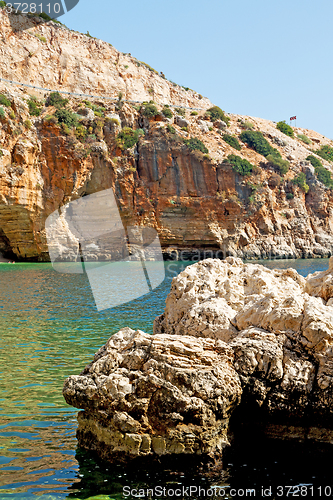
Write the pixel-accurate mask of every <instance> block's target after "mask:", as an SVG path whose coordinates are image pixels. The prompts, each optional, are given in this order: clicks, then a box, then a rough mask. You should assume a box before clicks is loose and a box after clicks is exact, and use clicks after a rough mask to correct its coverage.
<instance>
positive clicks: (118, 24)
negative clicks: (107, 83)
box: [60, 0, 333, 139]
mask: <svg viewBox="0 0 333 500" xmlns="http://www.w3.org/2000/svg"><path fill="white" fill-rule="evenodd" d="M332 18H333V2H332V0H317V1H316V2H315V1H313V0H312V1H309V0H302V1H300V0H288V1H287V0H275V1H274V0H252V1H248V0H228V1H226V0H206V2H203V1H199V0H191V1H189V0H140V1H137V0H121V1H119V0H114V1H113V0H94V1H93V2H92V1H91V0H80V2H79V4H78V6H77V7H75V9H73V10H72V11H71V12H69V13H68V14H66V15H65V16H62V17H61V18H60V21H62V22H64V23H65V24H66V25H67V26H68V27H69V28H72V29H74V30H77V31H80V32H82V33H86V32H87V31H89V32H90V34H91V35H92V36H95V37H97V38H101V39H102V40H105V41H107V42H110V43H112V45H114V47H115V48H116V49H118V50H120V51H122V52H130V53H131V54H132V55H133V56H135V57H137V58H138V59H139V60H142V61H145V62H147V63H148V64H150V65H151V66H152V67H153V68H155V69H156V70H158V71H163V72H164V73H165V75H166V77H167V78H168V79H170V80H172V81H174V82H176V83H179V84H180V85H184V86H187V87H190V88H192V89H194V90H196V91H197V92H199V93H201V94H202V95H205V96H207V97H209V98H210V99H211V101H212V102H214V103H215V104H217V105H218V106H220V107H221V108H222V109H224V110H225V111H228V112H232V113H239V114H244V115H251V116H256V117H261V118H267V119H271V120H275V121H279V120H287V121H288V120H289V117H290V116H293V115H297V126H299V127H305V128H310V129H313V130H316V131H317V132H320V133H322V134H324V135H326V136H327V137H329V138H332V139H333V120H332V117H333V100H332V91H333V85H332V83H333V82H332V80H333V70H332V46H333V44H332V38H333V29H332Z"/></svg>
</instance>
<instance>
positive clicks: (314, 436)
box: [64, 257, 333, 461]
mask: <svg viewBox="0 0 333 500" xmlns="http://www.w3.org/2000/svg"><path fill="white" fill-rule="evenodd" d="M332 275H333V258H331V259H330V267H329V270H328V271H325V272H323V273H315V274H314V275H310V276H309V277H308V278H307V279H304V278H302V277H301V276H299V275H298V274H297V272H296V271H295V270H292V269H287V270H283V271H277V270H268V269H266V268H264V267H263V266H259V265H253V264H246V265H245V264H243V263H242V261H241V260H240V259H235V258H232V257H228V258H227V259H226V261H225V262H221V261H219V260H213V259H208V260H206V261H202V262H200V263H197V264H194V265H192V266H190V267H188V268H187V269H186V270H185V271H183V272H182V273H181V274H180V275H179V276H178V277H177V278H174V280H173V284H172V290H171V292H170V295H169V297H168V299H167V305H166V310H165V313H164V314H163V315H162V316H161V317H159V318H157V319H156V322H155V330H154V332H155V333H154V335H152V336H150V335H147V334H144V333H143V332H140V331H137V332H134V331H133V330H130V329H124V330H121V331H120V332H118V333H117V334H116V335H114V336H112V337H111V338H110V339H109V341H108V342H107V343H106V345H105V346H103V347H102V348H101V349H100V350H99V351H98V353H97V354H96V355H95V358H94V361H93V362H92V363H91V364H90V365H89V366H88V367H87V368H86V369H85V370H84V371H83V372H82V373H81V375H79V376H71V377H69V378H68V379H67V381H66V382H65V385H64V396H65V399H66V401H67V402H68V403H69V404H71V405H74V406H76V407H78V408H82V409H84V412H81V413H79V428H78V439H79V444H80V446H82V447H85V448H87V449H90V450H95V451H97V453H99V455H100V456H101V457H103V458H106V459H108V460H111V461H113V460H119V459H124V460H127V459H129V458H134V457H138V456H154V455H166V454H179V453H181V454H182V453H184V454H198V455H200V454H201V455H208V456H211V457H221V452H222V451H223V449H224V447H225V446H227V445H228V444H229V441H230V439H231V438H232V433H237V425H235V424H234V423H233V420H236V422H237V423H238V425H240V424H242V425H245V426H246V425H248V426H249V429H248V431H249V432H252V433H253V432H258V430H260V431H261V432H263V433H264V434H265V435H266V436H267V437H269V438H283V439H296V440H298V441H302V442H304V441H307V442H315V443H326V444H330V443H332V439H333V426H332V411H333V393H332V387H333V367H332V360H331V359H332V332H333V307H332V305H331V301H332V298H333V297H332V291H333V289H332V288H331V286H330V285H331V282H332ZM156 332H157V333H156ZM234 415H236V417H234Z"/></svg>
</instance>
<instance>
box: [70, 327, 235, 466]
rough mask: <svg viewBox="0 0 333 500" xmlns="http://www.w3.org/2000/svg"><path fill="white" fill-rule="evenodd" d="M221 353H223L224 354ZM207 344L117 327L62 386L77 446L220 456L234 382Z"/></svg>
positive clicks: (104, 453) (222, 358) (215, 347)
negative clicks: (74, 417) (74, 413)
mask: <svg viewBox="0 0 333 500" xmlns="http://www.w3.org/2000/svg"><path fill="white" fill-rule="evenodd" d="M224 351H225V352H224ZM229 356H230V354H229V353H228V351H227V350H225V349H224V346H222V348H221V349H220V347H219V342H215V341H213V340H211V339H193V338H192V337H186V336H185V337H181V336H176V337H175V336H173V335H154V336H151V335H148V334H146V333H144V332H141V331H140V330H138V331H136V332H135V331H134V330H131V329H130V328H125V329H123V330H120V332H118V333H117V334H115V335H113V336H112V337H111V338H110V339H109V340H108V342H107V343H106V344H105V346H103V347H102V348H101V349H100V350H99V351H98V353H96V355H95V358H94V361H93V363H92V364H91V365H89V366H88V367H87V368H86V369H85V370H84V371H83V372H82V374H81V375H79V376H75V375H74V376H71V377H69V379H67V381H66V383H65V386H64V396H65V399H66V401H67V402H68V403H69V404H71V405H73V406H76V407H78V408H83V409H84V410H85V411H84V412H80V413H79V416H78V421H79V428H78V432H77V437H78V440H79V445H80V446H81V447H83V448H87V449H90V450H96V451H97V452H98V453H99V454H100V455H101V457H102V458H104V459H109V460H115V459H116V460H126V459H127V458H128V456H132V457H135V456H139V455H140V456H149V455H152V454H157V455H166V454H168V455H169V454H179V453H186V454H212V455H215V454H216V455H217V454H219V453H221V451H222V450H223V448H224V447H225V446H226V445H227V444H228V437H227V428H228V425H227V423H228V417H229V415H230V412H231V410H232V408H233V407H234V406H235V405H236V404H237V403H238V399H239V395H240V393H241V385H240V382H239V378H238V377H237V374H236V373H235V371H234V370H233V369H232V367H231V366H229V363H230V364H231V360H230V359H229Z"/></svg>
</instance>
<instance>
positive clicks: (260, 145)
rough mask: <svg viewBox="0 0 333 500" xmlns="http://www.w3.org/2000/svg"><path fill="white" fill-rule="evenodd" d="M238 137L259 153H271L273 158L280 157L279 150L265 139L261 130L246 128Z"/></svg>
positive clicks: (264, 154)
mask: <svg viewBox="0 0 333 500" xmlns="http://www.w3.org/2000/svg"><path fill="white" fill-rule="evenodd" d="M239 138H240V140H241V141H243V142H245V144H247V145H248V146H249V147H250V148H252V149H254V150H255V151H256V152H257V153H259V154H260V155H263V156H268V155H272V156H274V157H275V158H276V157H278V158H281V155H280V153H279V151H278V150H277V149H275V148H273V147H272V146H271V145H270V143H269V142H268V141H267V140H266V139H265V137H264V136H263V135H262V133H261V132H256V131H253V130H246V131H244V132H242V133H241V135H240V136H239Z"/></svg>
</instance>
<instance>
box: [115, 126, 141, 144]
mask: <svg viewBox="0 0 333 500" xmlns="http://www.w3.org/2000/svg"><path fill="white" fill-rule="evenodd" d="M142 135H144V131H143V130H142V129H140V128H139V129H137V130H133V129H132V128H131V127H124V128H123V130H122V131H121V132H119V134H118V136H117V146H118V147H120V148H121V149H122V150H125V149H130V148H132V147H133V146H134V145H135V144H136V143H137V142H138V140H139V138H140V136H142Z"/></svg>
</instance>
